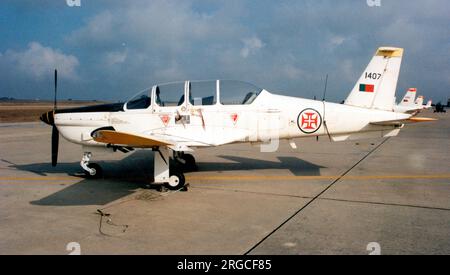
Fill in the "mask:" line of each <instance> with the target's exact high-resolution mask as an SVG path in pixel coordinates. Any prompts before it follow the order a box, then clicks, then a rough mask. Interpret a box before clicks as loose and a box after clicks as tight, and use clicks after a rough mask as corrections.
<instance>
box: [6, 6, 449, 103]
mask: <svg viewBox="0 0 450 275" xmlns="http://www.w3.org/2000/svg"><path fill="white" fill-rule="evenodd" d="M69 2H76V1H73V0H69ZM368 2H374V3H376V2H377V0H369V1H367V0H340V1H335V0H310V1H308V0H305V1H301V0H276V1H275V0H178V1H175V0H151V1H141V0H134V1H132V0H130V1H119V0H80V4H81V5H80V6H73V7H71V6H69V5H68V4H67V0H41V1H35V0H2V1H1V3H0V38H1V40H0V41H1V43H0V97H14V98H28V99H51V98H52V97H53V70H54V68H57V69H58V73H59V79H58V80H59V82H58V87H59V90H58V98H60V99H69V98H71V99H97V100H112V101H119V100H122V101H123V100H127V99H128V98H130V97H132V96H133V95H134V94H136V92H138V91H140V90H143V89H145V88H148V87H150V86H153V85H155V84H158V83H164V82H172V81H180V80H194V79H195V80H204V79H235V80H243V81H247V82H250V83H253V84H255V85H257V86H259V87H261V88H265V89H267V90H268V91H271V92H273V93H279V94H285V95H291V96H298V97H305V98H313V97H314V96H317V98H321V97H322V95H323V90H324V82H325V76H326V75H327V74H328V75H329V79H328V89H327V100H328V101H334V102H340V101H342V100H343V99H345V98H346V97H347V95H348V93H349V92H350V91H351V89H352V88H353V86H354V85H355V82H356V81H357V79H358V78H359V76H360V75H361V73H362V72H363V70H364V69H365V67H366V66H367V64H368V62H369V61H370V59H371V57H372V56H373V54H374V52H375V51H376V49H377V48H378V47H380V46H395V47H402V48H404V49H405V53H404V56H403V63H402V68H401V72H400V78H399V82H398V87H397V99H398V100H399V99H401V98H402V97H403V95H404V93H405V92H406V90H407V89H408V88H409V87H417V88H418V91H419V94H423V95H424V96H425V97H426V99H429V98H431V99H433V101H434V102H437V101H445V102H446V101H447V99H448V98H450V1H448V0H429V1H420V0H416V1H414V0H379V3H380V5H379V6H374V5H368Z"/></svg>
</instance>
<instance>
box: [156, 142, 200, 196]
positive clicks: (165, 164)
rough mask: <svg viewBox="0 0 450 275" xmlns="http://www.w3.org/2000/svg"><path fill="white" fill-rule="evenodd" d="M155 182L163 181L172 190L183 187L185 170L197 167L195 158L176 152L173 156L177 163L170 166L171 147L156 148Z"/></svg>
mask: <svg viewBox="0 0 450 275" xmlns="http://www.w3.org/2000/svg"><path fill="white" fill-rule="evenodd" d="M154 151H155V170H154V172H155V183H162V184H164V185H165V186H166V187H167V188H168V189H170V190H179V189H182V188H183V187H184V186H185V184H186V179H185V177H184V174H183V170H185V171H186V170H191V169H195V168H196V167H197V165H196V163H195V158H194V157H193V156H192V155H189V154H184V153H183V152H174V153H173V157H174V160H175V161H176V163H177V165H174V166H172V167H170V149H169V148H167V147H159V148H155V149H154Z"/></svg>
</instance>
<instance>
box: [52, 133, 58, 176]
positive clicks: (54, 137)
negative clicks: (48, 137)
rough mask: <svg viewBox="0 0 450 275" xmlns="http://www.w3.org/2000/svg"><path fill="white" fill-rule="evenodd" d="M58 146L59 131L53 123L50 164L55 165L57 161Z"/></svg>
mask: <svg viewBox="0 0 450 275" xmlns="http://www.w3.org/2000/svg"><path fill="white" fill-rule="evenodd" d="M58 146H59V131H58V128H56V126H55V125H53V127H52V166H53V167H55V166H56V164H57V163H58Z"/></svg>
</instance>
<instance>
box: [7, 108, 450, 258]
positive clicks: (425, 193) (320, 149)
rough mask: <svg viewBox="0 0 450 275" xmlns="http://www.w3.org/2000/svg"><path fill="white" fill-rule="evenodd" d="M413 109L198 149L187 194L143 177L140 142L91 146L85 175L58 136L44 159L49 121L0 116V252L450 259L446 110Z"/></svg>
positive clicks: (147, 166)
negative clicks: (375, 134)
mask: <svg viewBox="0 0 450 275" xmlns="http://www.w3.org/2000/svg"><path fill="white" fill-rule="evenodd" d="M423 116H429V117H436V118H438V119H439V120H438V121H436V122H431V123H422V124H414V125H407V126H406V127H405V129H403V130H402V131H401V133H400V135H399V136H398V137H392V138H385V139H376V140H361V141H349V142H341V143H333V142H330V141H329V140H328V138H327V137H322V138H321V139H320V140H319V141H316V140H315V139H299V140H296V143H297V145H298V149H296V150H294V149H292V148H291V147H290V146H289V144H288V143H287V142H286V141H283V142H281V144H280V148H279V150H278V151H277V152H274V153H261V152H260V148H259V147H258V146H252V145H249V144H238V145H228V146H223V147H216V148H209V149H199V150H197V151H196V152H195V156H196V159H197V163H198V167H199V170H198V171H196V172H189V173H186V178H187V182H188V183H189V187H188V191H187V192H181V191H179V192H160V191H158V190H157V188H155V186H153V185H150V182H151V179H152V177H153V152H151V151H135V152H134V153H129V154H123V153H120V152H119V153H115V154H107V153H105V154H96V155H94V156H93V162H96V163H99V164H100V165H102V167H103V169H104V174H105V175H104V178H103V179H96V180H93V179H86V178H84V177H83V176H82V175H81V174H80V173H81V171H82V169H81V167H80V165H79V162H80V160H81V154H82V152H81V147H80V146H77V145H74V144H71V143H69V142H67V141H65V140H64V139H62V138H61V139H60V149H59V164H58V166H57V167H55V168H54V167H52V166H51V164H50V136H51V128H50V127H48V126H47V125H45V124H43V123H2V124H0V254H69V253H70V251H69V250H70V249H69V250H68V244H69V243H72V242H76V243H78V244H79V248H80V252H81V254H232V255H243V254H250V255H254V254H256V255H261V254H264V255H267V254H268V255H280V254H281V255H286V254H288V255H298V254H361V255H368V254H370V253H380V254H450V150H449V148H450V116H449V115H448V114H433V113H432V112H430V111H428V112H425V113H423ZM98 210H100V212H99V211H98ZM100 213H103V216H102V215H100ZM69 246H70V245H69Z"/></svg>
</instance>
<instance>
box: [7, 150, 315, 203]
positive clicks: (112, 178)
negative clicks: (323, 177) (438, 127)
mask: <svg viewBox="0 0 450 275" xmlns="http://www.w3.org/2000/svg"><path fill="white" fill-rule="evenodd" d="M219 157H221V158H223V159H227V160H231V161H233V162H231V163H230V162H199V163H198V167H199V169H198V171H243V170H259V169H283V170H285V169H288V170H290V171H291V172H292V173H293V174H294V175H296V176H314V175H320V169H321V168H324V167H322V166H319V165H316V164H313V163H310V162H308V161H305V160H302V159H299V158H296V157H278V160H279V161H267V160H259V159H251V158H246V157H238V156H219ZM98 163H99V164H100V165H101V166H102V167H103V170H104V178H102V179H86V178H83V176H81V175H82V170H81V168H80V164H79V162H71V163H59V164H58V166H57V167H52V166H51V164H49V163H35V164H26V165H17V164H11V165H10V167H13V168H15V169H18V170H22V171H28V172H33V173H36V174H38V175H41V176H50V177H51V176H52V174H64V173H67V174H70V175H77V176H80V178H81V179H82V180H81V181H80V182H78V183H75V184H71V185H69V186H68V187H66V188H64V189H62V190H60V191H57V192H55V193H53V194H51V195H49V196H46V197H44V198H42V199H39V200H36V201H31V202H30V203H31V204H33V205H41V206H79V205H106V204H108V203H111V202H113V201H116V200H118V199H121V198H123V197H125V196H128V195H130V194H133V193H135V192H136V190H137V189H139V188H143V187H146V188H156V186H154V185H153V186H152V185H150V183H151V182H152V180H153V153H150V152H149V151H136V152H134V153H133V154H130V155H128V156H127V157H125V158H124V159H122V160H118V161H99V162H98ZM193 173H195V172H193Z"/></svg>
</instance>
